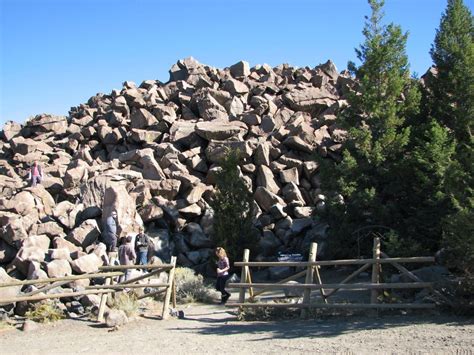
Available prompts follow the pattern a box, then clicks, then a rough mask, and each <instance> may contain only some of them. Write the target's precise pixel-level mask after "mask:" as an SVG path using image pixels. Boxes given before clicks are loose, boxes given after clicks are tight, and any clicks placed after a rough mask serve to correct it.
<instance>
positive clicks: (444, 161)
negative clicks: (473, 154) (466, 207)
mask: <svg viewBox="0 0 474 355" xmlns="http://www.w3.org/2000/svg"><path fill="white" fill-rule="evenodd" d="M454 148H455V146H454V144H453V142H452V140H451V138H450V136H449V132H448V131H447V130H446V128H444V127H442V126H440V125H439V124H438V123H437V122H436V121H435V120H429V121H428V122H421V123H420V124H418V125H417V126H413V129H412V135H411V138H410V146H409V147H407V152H406V154H405V156H404V159H402V160H400V161H399V162H398V163H397V164H396V176H397V179H398V183H397V184H396V185H395V186H394V191H395V193H396V195H397V200H398V210H397V217H398V221H394V222H395V224H394V225H393V227H394V228H395V229H397V231H399V233H400V236H402V238H401V241H404V242H405V244H418V246H419V250H418V252H421V253H426V252H435V251H437V250H438V249H439V247H440V240H441V236H442V221H443V218H444V216H445V215H446V214H447V213H448V212H449V211H450V210H451V203H450V200H449V196H448V195H447V194H446V193H445V186H446V173H447V171H448V169H449V166H450V164H451V158H452V156H453V154H454ZM407 249H408V248H407Z"/></svg>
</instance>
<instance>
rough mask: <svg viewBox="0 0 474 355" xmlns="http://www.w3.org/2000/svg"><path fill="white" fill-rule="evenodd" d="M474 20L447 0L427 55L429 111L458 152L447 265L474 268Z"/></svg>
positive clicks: (451, 182) (451, 173)
mask: <svg viewBox="0 0 474 355" xmlns="http://www.w3.org/2000/svg"><path fill="white" fill-rule="evenodd" d="M473 38H474V20H473V16H472V14H471V12H470V11H469V9H468V8H467V7H466V6H465V5H464V3H463V1H462V0H448V4H447V7H446V11H445V13H444V14H443V15H442V17H441V22H440V27H439V29H438V30H437V32H436V37H435V40H434V44H433V46H432V49H431V56H432V59H433V62H434V64H435V67H436V73H435V75H434V77H433V78H432V80H431V82H429V87H428V88H427V90H426V96H427V99H426V102H427V103H428V110H427V111H428V112H429V113H430V115H431V116H432V117H433V118H434V119H436V120H437V121H438V122H440V123H442V124H444V125H445V126H446V127H447V128H448V129H450V130H451V131H452V132H453V136H454V143H455V144H456V154H455V155H454V156H453V158H452V163H451V165H450V167H449V169H448V170H447V173H446V192H447V193H448V194H449V196H450V197H451V201H452V203H453V206H454V212H452V213H450V214H449V215H448V216H447V217H446V218H445V220H444V222H445V225H444V245H445V246H446V248H447V250H448V255H449V258H450V259H451V265H453V266H457V267H458V268H459V269H461V270H463V271H468V272H471V273H472V272H474V269H473V267H472V265H473V264H472V263H473V262H474V249H473V248H472V245H473V241H474V239H473V238H474V237H473V225H472V221H473V220H474V212H473V211H474V193H473V189H474V165H473V164H474V154H473V147H474V145H473V137H472V129H473V122H474V41H473Z"/></svg>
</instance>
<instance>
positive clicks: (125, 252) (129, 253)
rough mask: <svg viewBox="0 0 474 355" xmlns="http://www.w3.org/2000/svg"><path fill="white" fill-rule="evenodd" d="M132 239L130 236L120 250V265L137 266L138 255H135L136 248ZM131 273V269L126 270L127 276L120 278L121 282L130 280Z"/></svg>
mask: <svg viewBox="0 0 474 355" xmlns="http://www.w3.org/2000/svg"><path fill="white" fill-rule="evenodd" d="M132 239H133V238H132V236H131V235H128V236H127V237H126V238H125V241H124V242H123V243H122V245H121V246H120V247H119V249H118V257H119V262H120V265H135V260H136V258H137V254H135V248H134V247H133V245H132ZM131 271H132V270H131V269H127V270H125V275H124V276H121V277H120V282H123V281H127V280H128V279H129V278H130V273H131Z"/></svg>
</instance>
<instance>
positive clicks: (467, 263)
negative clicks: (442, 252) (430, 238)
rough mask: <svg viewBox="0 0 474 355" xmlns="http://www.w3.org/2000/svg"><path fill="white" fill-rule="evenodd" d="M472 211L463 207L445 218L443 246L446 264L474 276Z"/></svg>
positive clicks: (473, 216)
mask: <svg viewBox="0 0 474 355" xmlns="http://www.w3.org/2000/svg"><path fill="white" fill-rule="evenodd" d="M473 238H474V212H473V210H472V208H471V209H463V210H461V211H459V212H457V213H455V214H453V215H451V216H449V217H448V218H447V221H446V225H445V229H444V236H443V246H444V247H445V248H446V255H447V258H448V260H447V262H448V265H449V266H451V267H453V268H455V269H457V270H459V271H461V272H463V273H464V274H466V275H470V276H471V277H473V276H474V243H473Z"/></svg>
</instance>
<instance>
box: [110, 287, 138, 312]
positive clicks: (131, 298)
mask: <svg viewBox="0 0 474 355" xmlns="http://www.w3.org/2000/svg"><path fill="white" fill-rule="evenodd" d="M112 308H115V309H119V310H122V311H124V312H125V314H126V315H127V317H134V316H136V315H137V314H138V309H139V308H140V305H139V303H138V299H137V295H136V294H135V293H133V292H130V293H126V292H121V293H118V294H116V296H115V299H114V301H113V304H112Z"/></svg>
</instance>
